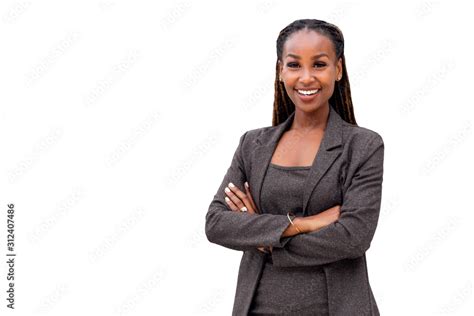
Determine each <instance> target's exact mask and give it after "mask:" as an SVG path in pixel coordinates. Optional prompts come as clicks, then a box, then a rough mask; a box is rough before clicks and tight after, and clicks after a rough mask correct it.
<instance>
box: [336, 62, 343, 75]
mask: <svg viewBox="0 0 474 316" xmlns="http://www.w3.org/2000/svg"><path fill="white" fill-rule="evenodd" d="M336 78H342V57H339V60H338V61H337V65H336Z"/></svg>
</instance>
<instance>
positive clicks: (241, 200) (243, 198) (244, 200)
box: [227, 182, 255, 213]
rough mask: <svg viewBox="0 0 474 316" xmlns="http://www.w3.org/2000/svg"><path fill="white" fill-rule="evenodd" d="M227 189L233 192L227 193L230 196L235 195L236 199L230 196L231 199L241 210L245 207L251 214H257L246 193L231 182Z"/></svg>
mask: <svg viewBox="0 0 474 316" xmlns="http://www.w3.org/2000/svg"><path fill="white" fill-rule="evenodd" d="M227 187H228V188H229V189H230V190H231V192H227V193H229V195H230V193H233V194H234V198H232V196H231V195H230V196H231V199H232V201H233V202H234V203H235V204H236V205H237V206H238V207H239V208H242V207H244V206H245V207H247V209H248V210H249V212H251V213H255V209H254V207H253V205H252V203H250V201H249V199H248V196H247V195H246V194H245V193H244V192H242V191H241V190H240V189H239V188H238V187H237V186H235V185H234V184H233V183H232V182H230V183H229V185H228V186H227Z"/></svg>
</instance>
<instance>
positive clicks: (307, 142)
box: [206, 19, 384, 316]
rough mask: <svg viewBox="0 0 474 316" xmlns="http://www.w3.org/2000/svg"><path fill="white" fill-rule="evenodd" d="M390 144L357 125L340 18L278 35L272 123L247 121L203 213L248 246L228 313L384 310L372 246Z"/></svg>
mask: <svg viewBox="0 0 474 316" xmlns="http://www.w3.org/2000/svg"><path fill="white" fill-rule="evenodd" d="M383 160H384V142H383V139H382V137H381V136H380V135H379V134H378V133H377V132H375V131H373V130H370V129H368V128H365V127H361V126H358V125H357V123H356V121H355V117H354V110H353V107H352V99H351V94H350V86H349V79H348V75H347V70H346V65H345V59H344V39H343V36H342V32H341V31H340V30H339V28H337V27H336V26H335V25H333V24H330V23H327V22H325V21H321V20H314V19H304V20H297V21H294V22H293V23H291V24H290V25H288V26H287V27H285V28H284V29H283V30H282V31H281V32H280V34H279V36H278V39H277V63H276V76H275V100H274V105H273V125H272V126H267V127H262V128H257V129H253V130H249V131H246V132H245V133H244V134H243V135H242V136H241V137H240V141H239V144H238V146H237V149H236V151H235V153H234V156H233V159H232V162H231V165H230V167H229V168H228V170H227V173H226V175H225V176H224V179H223V181H222V182H221V185H220V187H219V189H218V191H217V193H216V194H215V196H214V198H213V200H212V202H211V204H210V206H209V210H208V212H207V214H206V236H207V238H208V239H209V241H210V242H213V243H216V244H218V245H221V246H224V247H227V248H229V249H234V250H239V251H243V252H244V253H243V256H242V260H241V262H240V269H239V274H238V279H237V288H236V293H235V300H234V308H233V312H232V315H341V316H342V315H344V316H346V315H379V310H378V307H377V304H376V301H375V298H374V295H373V293H372V289H371V286H370V284H369V279H368V271H367V263H366V256H365V252H366V251H367V249H368V248H369V247H370V243H371V241H372V238H373V236H374V234H375V229H376V227H377V222H378V217H379V213H380V205H381V197H382V181H383Z"/></svg>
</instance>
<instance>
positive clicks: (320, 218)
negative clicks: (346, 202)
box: [307, 205, 341, 231]
mask: <svg viewBox="0 0 474 316" xmlns="http://www.w3.org/2000/svg"><path fill="white" fill-rule="evenodd" d="M340 214H341V206H340V205H336V206H333V207H331V208H329V209H327V210H325V211H324V212H321V213H318V214H316V215H312V216H308V217H307V218H308V219H309V218H311V220H312V225H311V226H312V229H311V230H312V231H316V230H318V229H321V228H323V227H325V226H328V225H330V224H332V223H334V222H335V221H337V220H338V219H339V216H340Z"/></svg>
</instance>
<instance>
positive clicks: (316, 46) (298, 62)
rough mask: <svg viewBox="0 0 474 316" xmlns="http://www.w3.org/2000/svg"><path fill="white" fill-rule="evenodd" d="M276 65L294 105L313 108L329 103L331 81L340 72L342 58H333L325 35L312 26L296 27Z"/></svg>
mask: <svg viewBox="0 0 474 316" xmlns="http://www.w3.org/2000/svg"><path fill="white" fill-rule="evenodd" d="M279 69H280V78H281V80H282V81H283V83H284V85H285V89H286V92H287V93H288V96H289V97H290V99H291V100H292V101H293V103H294V104H295V107H296V108H298V109H300V110H302V111H305V112H313V111H315V110H318V109H320V108H322V107H323V106H326V105H329V103H328V101H329V98H330V97H331V96H332V93H333V91H334V85H335V81H336V79H338V78H340V77H341V76H342V59H341V58H339V60H336V52H335V50H334V47H333V44H332V42H331V40H330V39H329V38H328V37H326V36H324V35H321V34H319V33H317V32H315V31H312V30H300V31H297V32H295V33H293V34H291V35H290V36H289V37H288V39H287V40H286V42H285V45H284V47H283V55H282V61H280V62H279ZM305 92H306V93H305ZM303 93H305V94H303Z"/></svg>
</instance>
